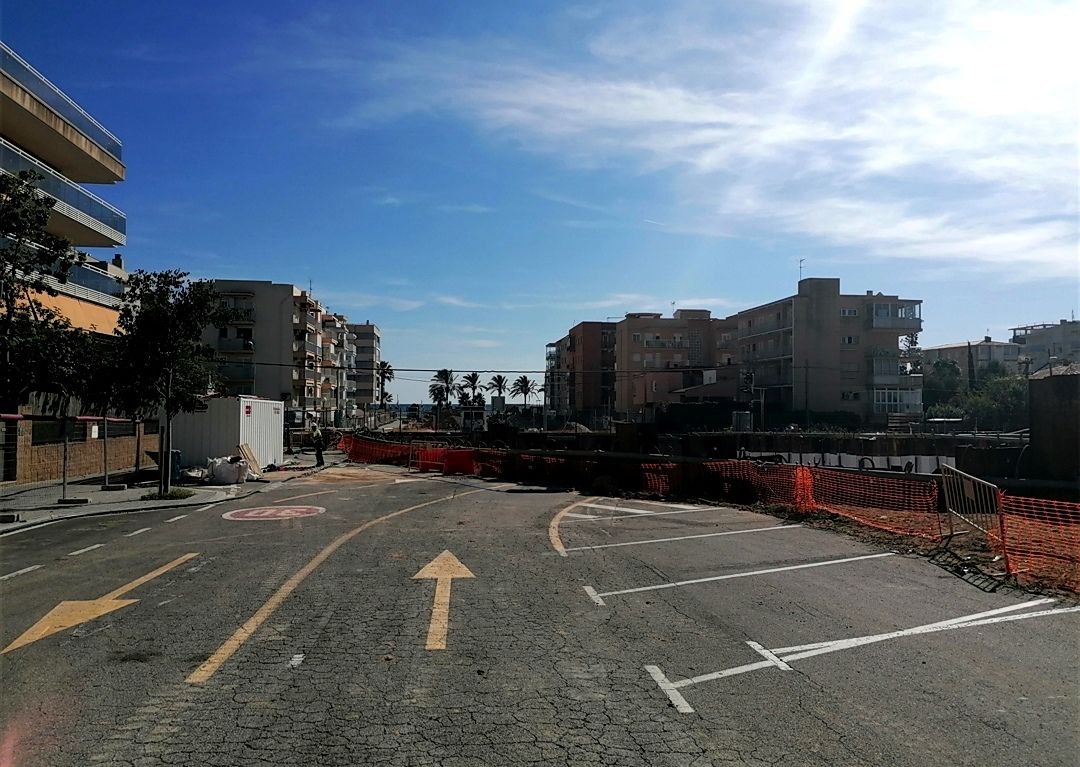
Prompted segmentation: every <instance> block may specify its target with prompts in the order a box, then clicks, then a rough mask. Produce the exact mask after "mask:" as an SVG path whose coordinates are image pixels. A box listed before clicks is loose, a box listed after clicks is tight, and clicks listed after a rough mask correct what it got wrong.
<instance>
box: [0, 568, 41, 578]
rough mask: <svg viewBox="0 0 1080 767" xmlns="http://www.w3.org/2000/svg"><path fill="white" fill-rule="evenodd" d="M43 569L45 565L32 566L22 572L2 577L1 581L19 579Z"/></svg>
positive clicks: (17, 571)
mask: <svg viewBox="0 0 1080 767" xmlns="http://www.w3.org/2000/svg"><path fill="white" fill-rule="evenodd" d="M42 567H44V565H30V566H29V567H24V568H23V569H22V570H16V571H15V572H13V573H8V574H7V575H0V581H6V580H7V579H8V578H17V577H18V576H20V575H24V574H26V573H32V572H34V570H39V569H41V568H42Z"/></svg>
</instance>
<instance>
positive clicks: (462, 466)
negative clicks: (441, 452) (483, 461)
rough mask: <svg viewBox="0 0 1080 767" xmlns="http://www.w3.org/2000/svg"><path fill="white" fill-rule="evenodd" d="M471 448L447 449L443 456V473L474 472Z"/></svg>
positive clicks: (474, 464)
mask: <svg viewBox="0 0 1080 767" xmlns="http://www.w3.org/2000/svg"><path fill="white" fill-rule="evenodd" d="M474 452H475V451H473V450H447V451H446V455H445V456H444V458H443V467H442V472H443V474H475V473H476V462H475V460H474V457H473V453H474Z"/></svg>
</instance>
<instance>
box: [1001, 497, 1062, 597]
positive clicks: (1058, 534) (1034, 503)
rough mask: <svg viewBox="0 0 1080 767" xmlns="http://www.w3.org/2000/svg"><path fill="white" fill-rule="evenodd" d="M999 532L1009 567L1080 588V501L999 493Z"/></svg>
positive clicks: (1023, 575) (1022, 577)
mask: <svg viewBox="0 0 1080 767" xmlns="http://www.w3.org/2000/svg"><path fill="white" fill-rule="evenodd" d="M1000 501H1001V506H1000V514H1001V532H1002V535H1003V541H1002V542H1003V544H1004V553H1005V556H1006V558H1007V564H1008V568H1009V570H1010V571H1011V572H1012V573H1013V574H1014V575H1016V577H1017V578H1019V579H1020V580H1037V581H1039V582H1041V583H1047V584H1050V585H1054V586H1060V587H1063V588H1068V589H1072V590H1073V591H1080V503H1068V502H1065V501H1048V500H1044V499H1042V498H1025V497H1022V496H1016V495H1005V494H1002V495H1001V498H1000Z"/></svg>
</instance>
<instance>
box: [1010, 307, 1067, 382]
mask: <svg viewBox="0 0 1080 767" xmlns="http://www.w3.org/2000/svg"><path fill="white" fill-rule="evenodd" d="M1011 330H1012V334H1013V335H1012V340H1013V343H1016V344H1019V355H1020V359H1021V360H1022V361H1023V364H1024V366H1025V369H1026V370H1028V371H1030V372H1032V373H1034V372H1036V371H1038V370H1042V369H1043V368H1049V367H1050V366H1051V358H1053V365H1065V364H1067V363H1069V362H1080V320H1059V321H1058V322H1057V324H1054V323H1050V322H1044V323H1041V324H1038V325H1022V326H1020V327H1016V328H1011Z"/></svg>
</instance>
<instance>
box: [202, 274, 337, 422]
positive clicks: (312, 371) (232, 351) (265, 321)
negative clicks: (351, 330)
mask: <svg viewBox="0 0 1080 767" xmlns="http://www.w3.org/2000/svg"><path fill="white" fill-rule="evenodd" d="M213 283H214V290H215V291H217V293H218V294H220V295H221V301H222V303H223V304H225V305H226V306H228V307H230V308H232V309H233V310H234V313H235V315H236V319H234V321H233V322H231V323H230V324H229V325H227V326H225V327H221V328H215V327H210V328H207V329H206V330H205V331H204V333H203V340H204V341H205V342H206V343H207V344H209V345H210V346H212V347H213V348H214V349H215V350H216V351H217V353H218V359H219V363H218V370H219V372H220V374H221V378H222V385H223V388H224V390H225V391H226V392H227V393H229V394H253V395H255V396H258V397H266V398H268V399H277V400H282V401H284V402H285V403H286V404H287V405H288V407H289V410H290V413H289V420H290V422H291V423H294V424H299V423H303V422H304V419H305V418H306V419H307V420H309V421H310V420H312V419H315V418H320V419H325V418H326V417H330V418H331V419H332V418H333V412H332V411H331V412H330V413H329V416H327V413H326V408H325V407H324V406H323V403H324V398H323V389H324V379H323V360H324V356H323V343H322V341H323V331H322V326H323V307H322V305H321V304H319V302H318V301H316V300H315V299H314V298H313V297H312V296H311V295H309V294H308V292H307V291H305V290H301V289H300V288H298V287H296V286H295V285H287V284H278V283H273V282H269V281H259V280H214V281H213ZM327 388H329V387H327ZM301 414H305V415H301Z"/></svg>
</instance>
